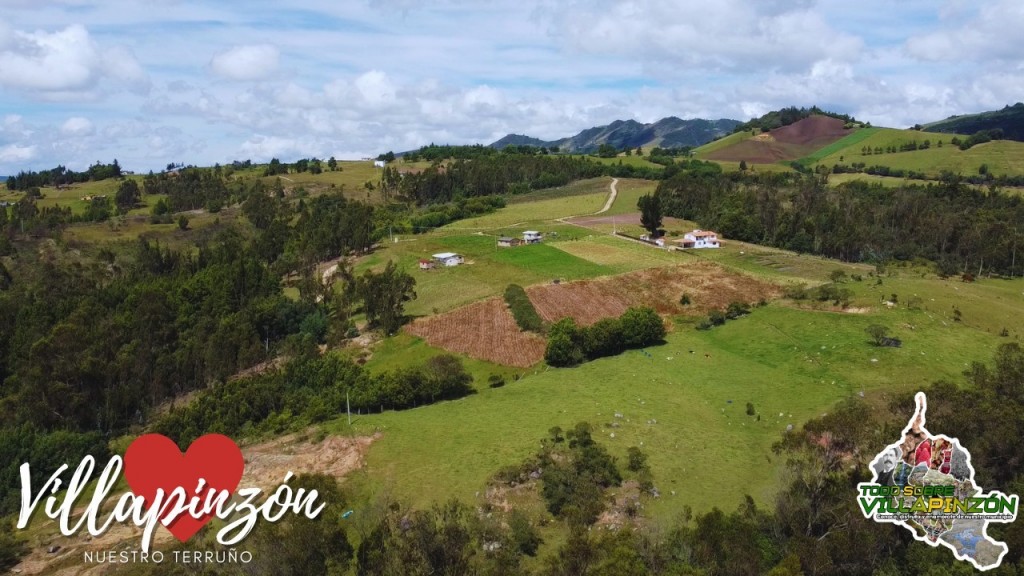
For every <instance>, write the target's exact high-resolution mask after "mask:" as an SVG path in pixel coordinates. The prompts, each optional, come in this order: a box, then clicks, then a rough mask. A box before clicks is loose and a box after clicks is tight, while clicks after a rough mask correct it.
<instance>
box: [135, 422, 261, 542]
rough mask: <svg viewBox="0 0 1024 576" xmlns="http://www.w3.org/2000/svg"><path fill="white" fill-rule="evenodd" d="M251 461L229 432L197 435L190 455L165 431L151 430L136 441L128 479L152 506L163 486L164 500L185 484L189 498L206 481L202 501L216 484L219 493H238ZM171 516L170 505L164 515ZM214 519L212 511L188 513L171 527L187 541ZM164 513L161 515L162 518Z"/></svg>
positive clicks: (189, 451) (183, 487) (184, 487)
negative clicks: (248, 463)
mask: <svg viewBox="0 0 1024 576" xmlns="http://www.w3.org/2000/svg"><path fill="white" fill-rule="evenodd" d="M244 470H245V460H244V459H243V458H242V451H241V450H239V448H238V445H237V444H235V442H234V441H233V440H232V439H231V438H228V437H227V436H224V435H223V434H207V435H205V436H202V437H200V438H197V439H196V441H195V442H193V443H192V445H191V446H189V447H188V451H186V452H185V454H182V453H181V450H179V449H178V446H177V444H175V443H174V441H172V440H171V439H170V438H168V437H167V436H164V435H163V434H146V435H143V436H139V437H138V438H136V439H135V441H134V442H132V443H131V446H129V447H128V450H127V451H126V452H125V454H124V479H125V481H126V482H128V486H129V487H131V489H132V492H133V493H134V494H135V495H136V496H139V497H141V498H143V499H145V501H146V502H147V504H148V505H147V507H146V509H147V510H148V509H149V508H150V507H152V505H153V500H154V499H155V498H156V491H157V489H160V488H162V489H163V491H164V501H165V502H166V500H167V498H168V497H169V496H170V494H171V492H172V491H173V490H174V489H175V488H177V487H179V486H180V487H181V488H182V489H184V490H185V494H186V498H187V500H186V502H187V501H188V500H190V499H191V498H192V497H193V496H194V495H195V494H196V486H198V484H199V480H200V479H203V480H205V481H206V483H205V485H204V486H203V489H202V491H201V492H200V494H199V497H200V506H198V508H199V509H202V504H203V503H205V502H206V494H207V493H208V492H209V490H210V489H211V488H212V489H213V490H216V491H217V492H218V493H219V492H220V491H221V490H227V491H228V492H231V493H233V492H234V491H235V488H238V483H239V482H240V481H241V480H242V472H243V471H244ZM169 515H170V510H168V513H167V514H165V515H164V517H166V516H169ZM212 518H213V514H206V515H203V516H202V517H200V518H199V519H196V518H193V517H192V516H191V515H190V514H188V513H187V512H186V513H182V514H180V515H179V516H178V517H177V518H175V519H174V520H173V521H172V522H171V523H170V524H169V525H168V526H167V529H168V530H170V531H171V534H174V537H175V538H177V539H178V540H180V541H182V542H185V541H186V540H188V539H189V538H191V537H192V535H193V534H195V533H196V532H198V531H199V529H200V528H202V527H203V526H204V525H206V523H207V522H209V521H210V520H211V519H212ZM163 519H164V518H160V520H161V522H162V521H163Z"/></svg>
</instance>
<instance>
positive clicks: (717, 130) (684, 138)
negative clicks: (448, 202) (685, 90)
mask: <svg viewBox="0 0 1024 576" xmlns="http://www.w3.org/2000/svg"><path fill="white" fill-rule="evenodd" d="M739 124H740V122H739V121H738V120H729V119H720V120H704V119H700V118H695V119H692V120H683V119H681V118H676V117H675V116H670V117H668V118H662V119H661V120H658V121H657V122H654V123H652V124H641V123H640V122H637V121H636V120H616V121H614V122H612V123H611V124H608V125H607V126H595V127H593V128H588V129H586V130H583V131H582V132H580V133H579V134H576V135H575V136H570V137H567V138H562V139H559V140H541V139H539V138H532V137H530V136H524V135H521V134H509V135H507V136H504V137H503V138H501V139H500V140H497V141H496V142H493V143H491V144H490V146H491V147H492V148H498V149H502V148H505V147H506V146H511V145H517V146H521V145H528V146H546V147H549V148H550V147H558V149H559V150H560V151H562V152H570V153H574V152H575V153H579V152H582V153H587V152H593V151H595V150H597V148H598V146H600V145H601V144H610V145H612V146H614V147H615V148H617V149H619V150H622V149H624V148H636V147H637V146H644V147H648V146H661V147H662V148H677V147H683V146H700V145H701V144H705V143H707V142H710V141H712V140H715V139H717V138H721V137H722V136H725V135H727V134H729V133H731V132H732V131H733V130H734V129H735V128H736V126H739Z"/></svg>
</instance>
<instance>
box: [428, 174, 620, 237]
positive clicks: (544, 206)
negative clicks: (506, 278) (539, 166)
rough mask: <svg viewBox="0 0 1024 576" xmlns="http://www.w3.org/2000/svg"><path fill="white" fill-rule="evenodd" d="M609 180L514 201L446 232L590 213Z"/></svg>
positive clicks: (601, 199) (601, 202)
mask: <svg viewBox="0 0 1024 576" xmlns="http://www.w3.org/2000/svg"><path fill="white" fill-rule="evenodd" d="M610 182H611V180H610V179H604V182H603V186H594V187H595V188H596V189H597V191H594V192H589V193H585V194H576V195H572V196H568V197H555V198H549V199H545V200H539V201H536V202H522V203H520V202H516V203H513V204H509V205H508V206H506V207H505V208H502V209H500V210H497V211H496V212H493V213H491V214H484V215H483V216H477V217H475V218H467V219H465V220H459V221H458V222H454V223H452V224H451V225H449V226H447V227H446V229H449V230H452V229H456V230H496V229H499V228H512V227H516V228H519V227H522V226H525V225H527V224H531V223H537V222H544V221H551V220H555V219H557V218H565V217H568V216H577V215H580V214H592V213H594V212H597V211H598V210H600V209H601V208H603V207H604V203H605V202H606V201H607V200H608V194H609V188H608V184H609V183H610Z"/></svg>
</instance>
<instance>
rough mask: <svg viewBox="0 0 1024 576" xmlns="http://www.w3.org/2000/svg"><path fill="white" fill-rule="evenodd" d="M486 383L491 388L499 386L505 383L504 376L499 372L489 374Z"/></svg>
mask: <svg viewBox="0 0 1024 576" xmlns="http://www.w3.org/2000/svg"><path fill="white" fill-rule="evenodd" d="M487 385H488V386H490V387H491V388H501V387H502V386H504V385H505V377H504V376H502V375H501V374H491V375H490V376H489V377H488V378H487Z"/></svg>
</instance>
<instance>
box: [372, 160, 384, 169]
mask: <svg viewBox="0 0 1024 576" xmlns="http://www.w3.org/2000/svg"><path fill="white" fill-rule="evenodd" d="M373 167H374V168H383V167H384V161H383V160H374V161H373Z"/></svg>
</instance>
